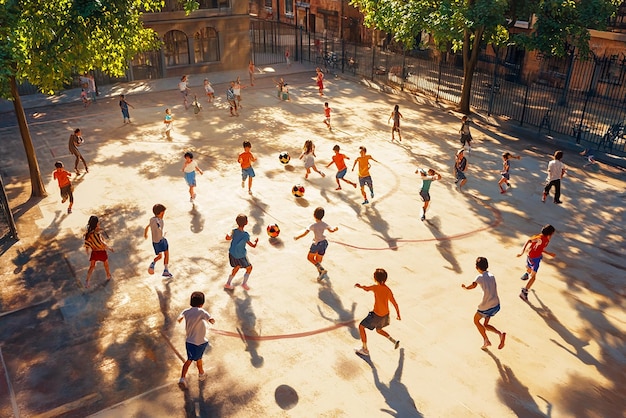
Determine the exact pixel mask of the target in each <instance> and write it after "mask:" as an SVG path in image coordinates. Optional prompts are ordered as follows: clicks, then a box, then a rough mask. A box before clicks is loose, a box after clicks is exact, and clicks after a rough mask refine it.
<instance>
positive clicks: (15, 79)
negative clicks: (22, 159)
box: [0, 0, 197, 197]
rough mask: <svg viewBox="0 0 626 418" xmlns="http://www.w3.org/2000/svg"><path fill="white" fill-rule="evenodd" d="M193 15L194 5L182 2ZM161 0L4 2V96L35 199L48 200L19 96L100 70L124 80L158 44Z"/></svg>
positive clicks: (0, 90)
mask: <svg viewBox="0 0 626 418" xmlns="http://www.w3.org/2000/svg"><path fill="white" fill-rule="evenodd" d="M180 1H184V3H185V10H187V11H188V12H190V11H192V10H194V8H197V2H195V1H194V0H180ZM162 4H163V3H162V1H161V0H99V1H93V0H0V96H2V97H4V98H8V99H10V100H12V101H13V104H14V107H15V113H16V116H17V121H18V126H19V129H20V134H21V137H22V141H23V143H24V149H25V151H26V158H27V160H28V167H29V170H30V178H31V186H32V190H31V196H33V197H45V196H46V190H45V188H44V185H43V181H42V179H41V173H40V171H39V165H38V163H37V156H36V154H35V149H34V147H33V143H32V138H31V136H30V132H29V129H28V125H27V123H26V116H25V114H24V109H23V107H22V104H21V100H20V96H19V93H18V90H17V85H18V83H20V82H22V81H26V80H27V81H29V82H30V83H32V84H34V85H36V86H38V88H39V89H40V90H41V91H42V92H44V93H52V92H54V91H58V90H60V89H61V88H62V87H63V85H64V84H66V83H69V82H70V80H71V78H72V74H75V73H76V72H78V73H81V74H82V73H84V72H87V71H89V70H92V69H95V68H98V69H100V70H102V71H104V72H106V73H108V74H111V75H114V76H120V75H123V74H124V72H125V70H126V68H127V64H128V61H129V60H130V59H132V57H133V56H135V55H136V54H137V53H139V52H142V51H147V50H152V49H154V48H156V47H158V46H159V41H158V39H157V37H156V35H155V32H154V31H152V29H148V28H144V27H143V23H142V20H141V16H142V14H143V13H144V12H157V11H159V10H160V9H161V7H162Z"/></svg>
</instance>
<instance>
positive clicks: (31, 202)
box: [12, 196, 43, 220]
mask: <svg viewBox="0 0 626 418" xmlns="http://www.w3.org/2000/svg"><path fill="white" fill-rule="evenodd" d="M42 200H43V198H41V197H32V196H31V197H30V198H29V199H28V200H27V201H26V202H24V203H20V204H19V205H17V206H15V207H14V208H13V209H12V212H13V218H15V220H17V219H19V218H20V217H21V216H22V215H24V214H25V213H27V212H28V211H29V210H31V209H32V208H34V207H35V206H37V205H38V204H39V203H40V202H41V201H42Z"/></svg>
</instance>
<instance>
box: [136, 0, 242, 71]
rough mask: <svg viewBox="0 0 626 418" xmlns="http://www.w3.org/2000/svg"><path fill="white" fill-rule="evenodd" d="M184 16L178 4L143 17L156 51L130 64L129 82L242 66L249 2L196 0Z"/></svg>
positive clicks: (167, 1)
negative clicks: (154, 35) (156, 42)
mask: <svg viewBox="0 0 626 418" xmlns="http://www.w3.org/2000/svg"><path fill="white" fill-rule="evenodd" d="M198 3H199V6H200V7H199V9H198V10H196V11H194V12H192V13H190V14H189V15H187V14H186V13H185V11H184V10H183V9H182V5H181V4H180V3H179V2H178V1H177V0H165V5H164V7H163V9H162V10H161V11H160V12H158V13H146V14H144V15H143V20H144V25H145V26H146V27H149V28H151V29H152V30H154V31H155V32H156V33H157V36H158V37H159V40H160V41H161V42H162V46H161V49H160V50H158V51H153V52H150V53H145V54H141V55H139V56H138V57H135V59H134V60H133V61H132V64H131V66H130V69H129V73H130V74H129V79H131V80H134V79H149V78H160V77H174V76H181V75H183V74H200V73H208V72H212V71H225V70H231V69H235V68H242V67H245V66H246V65H247V64H248V60H249V59H250V41H249V34H248V31H249V26H250V15H249V12H248V4H246V3H245V2H244V1H241V0H198Z"/></svg>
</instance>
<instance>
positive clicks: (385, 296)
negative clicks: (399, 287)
mask: <svg viewBox="0 0 626 418" xmlns="http://www.w3.org/2000/svg"><path fill="white" fill-rule="evenodd" d="M374 281H375V282H376V284H375V285H373V286H363V285H361V284H359V283H357V284H355V285H354V287H359V288H361V289H363V290H365V291H366V292H369V291H372V292H374V309H373V310H372V311H371V312H370V313H368V314H367V316H366V317H365V318H364V319H363V320H362V321H361V323H360V324H359V334H361V342H362V343H363V346H362V347H361V348H359V349H357V350H356V353H357V354H360V355H362V356H369V355H370V352H369V350H368V349H367V335H366V334H365V328H367V329H369V330H373V329H374V328H376V332H377V333H379V334H380V335H382V336H383V337H385V338H387V339H389V341H391V342H392V343H393V346H394V348H395V349H397V348H398V347H400V341H398V340H394V339H393V338H392V337H391V336H390V335H389V334H388V333H387V332H386V331H383V328H384V327H386V326H387V325H389V302H391V304H392V305H393V307H394V308H395V309H396V319H397V320H398V321H400V308H399V307H398V303H397V302H396V299H395V298H394V297H393V292H392V291H391V289H390V288H389V287H387V285H386V284H385V282H386V281H387V272H386V271H385V269H376V270H375V271H374Z"/></svg>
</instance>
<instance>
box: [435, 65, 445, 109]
mask: <svg viewBox="0 0 626 418" xmlns="http://www.w3.org/2000/svg"><path fill="white" fill-rule="evenodd" d="M442 66H443V55H442V54H440V55H439V76H438V78H437V97H436V98H435V101H436V102H438V101H439V86H441V67H442Z"/></svg>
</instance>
